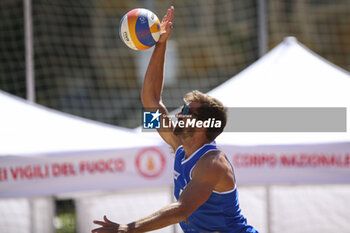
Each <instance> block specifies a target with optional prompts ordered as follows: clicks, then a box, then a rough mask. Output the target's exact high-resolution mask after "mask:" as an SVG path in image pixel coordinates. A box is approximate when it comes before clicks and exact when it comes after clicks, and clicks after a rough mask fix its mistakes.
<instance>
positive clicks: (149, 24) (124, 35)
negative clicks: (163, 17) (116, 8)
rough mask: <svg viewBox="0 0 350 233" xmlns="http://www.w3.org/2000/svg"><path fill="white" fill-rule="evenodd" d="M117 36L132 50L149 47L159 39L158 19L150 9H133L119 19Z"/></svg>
mask: <svg viewBox="0 0 350 233" xmlns="http://www.w3.org/2000/svg"><path fill="white" fill-rule="evenodd" d="M119 36H120V38H121V39H122V41H123V42H124V43H125V44H126V45H127V46H128V47H129V48H132V49H134V50H145V49H149V48H151V47H152V46H153V45H155V44H156V43H157V41H158V39H159V36H160V23H159V19H158V17H157V16H156V15H155V14H154V13H153V12H152V11H150V10H147V9H143V8H136V9H133V10H131V11H129V12H128V13H126V14H125V15H124V16H123V18H122V20H121V21H120V26H119Z"/></svg>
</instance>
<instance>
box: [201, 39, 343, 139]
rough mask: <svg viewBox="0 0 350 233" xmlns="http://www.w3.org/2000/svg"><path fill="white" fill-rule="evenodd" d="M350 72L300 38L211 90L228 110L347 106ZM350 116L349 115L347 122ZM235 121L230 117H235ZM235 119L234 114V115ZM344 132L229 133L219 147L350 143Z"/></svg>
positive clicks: (270, 53) (277, 49) (211, 93)
mask: <svg viewBox="0 0 350 233" xmlns="http://www.w3.org/2000/svg"><path fill="white" fill-rule="evenodd" d="M349 90H350V74H349V73H348V72H347V71H345V70H343V69H341V68H339V67H337V66H335V65H334V64H332V63H330V62H328V61H327V60H325V59H324V58H322V57H320V56H319V55H317V54H316V53H314V52H312V51H311V50H309V49H308V48H306V47H305V46H303V45H302V44H300V43H299V42H298V41H297V40H296V39H295V38H294V37H288V38H286V39H285V40H284V41H283V42H282V43H281V44H279V45H278V46H276V47H275V48H274V49H273V50H271V51H270V52H269V53H267V54H266V55H265V56H264V57H262V58H261V59H259V60H258V61H256V62H255V63H253V64H252V65H250V66H249V67H248V68H246V69H245V70H243V71H242V72H241V73H239V74H237V75H236V76H234V77H233V78H232V79H230V80H228V81H227V82H225V83H223V84H221V85H220V86H218V87H217V88H215V89H213V90H211V91H210V92H208V94H209V95H212V96H214V97H216V98H218V99H219V100H221V101H222V102H223V103H224V105H225V106H227V107H346V108H348V109H350V102H349V99H350V91H349ZM349 119H350V116H349V114H347V122H349ZM229 120H230V119H229ZM231 120H234V116H232V117H231ZM348 131H349V125H347V132H339V133H225V134H223V135H221V136H220V137H219V138H218V143H223V144H230V145H277V144H299V143H301V144H305V143H329V142H350V133H349V132H348Z"/></svg>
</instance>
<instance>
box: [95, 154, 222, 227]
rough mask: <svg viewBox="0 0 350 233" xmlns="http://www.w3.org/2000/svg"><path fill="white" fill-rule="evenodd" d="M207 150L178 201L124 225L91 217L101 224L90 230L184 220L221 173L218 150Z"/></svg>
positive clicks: (208, 195) (210, 189) (205, 196)
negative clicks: (207, 152) (212, 151)
mask: <svg viewBox="0 0 350 233" xmlns="http://www.w3.org/2000/svg"><path fill="white" fill-rule="evenodd" d="M209 153H210V154H208V155H205V156H203V157H202V158H201V159H200V160H199V161H198V162H197V164H196V167H195V168H194V169H193V171H192V180H191V181H190V182H189V183H188V184H187V186H186V188H185V189H184V190H183V192H182V193H181V195H180V197H179V200H178V201H177V202H174V203H172V204H170V205H167V206H165V207H164V208H162V209H160V210H158V211H157V212H155V213H153V214H151V215H149V216H146V217H144V218H142V219H139V220H137V221H135V222H132V223H129V224H127V225H120V224H117V223H114V222H112V221H110V220H108V219H107V218H106V217H105V218H104V221H94V223H95V224H98V225H100V226H101V227H100V228H96V229H94V230H92V232H93V233H112V232H113V233H115V232H147V231H152V230H157V229H160V228H163V227H166V226H169V225H172V224H176V223H179V222H182V221H185V220H186V219H187V218H188V217H189V216H190V215H191V214H192V213H193V212H194V211H195V210H196V209H197V208H198V207H200V206H201V205H202V204H203V203H204V202H205V201H207V200H208V198H209V197H210V195H211V193H212V191H213V190H214V189H215V187H216V186H217V184H218V183H219V180H220V177H222V175H223V173H224V170H223V169H222V168H223V167H222V164H221V163H222V162H221V161H220V160H219V159H218V156H217V155H216V154H215V153H217V152H214V153H211V152H209Z"/></svg>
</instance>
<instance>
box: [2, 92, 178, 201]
mask: <svg viewBox="0 0 350 233" xmlns="http://www.w3.org/2000/svg"><path fill="white" fill-rule="evenodd" d="M0 107H1V114H0V129H1V130H0V197H25V196H38V195H52V194H60V193H64V192H73V191H82V190H101V189H107V190H115V189H123V188H127V187H140V186H149V185H161V184H164V182H166V184H167V183H168V179H171V178H170V176H169V174H168V173H166V172H164V171H165V168H167V166H171V164H170V163H169V162H168V157H169V156H167V154H168V149H167V148H166V147H164V144H162V143H161V142H159V140H153V139H150V138H147V137H145V136H144V135H138V134H135V133H134V132H132V131H131V130H127V129H124V128H120V127H115V126H111V125H107V124H103V123H98V122H94V121H91V120H87V119H83V118H79V117H76V116H72V115H69V114H65V113H62V112H58V111H55V110H52V109H48V108H46V107H43V106H40V105H37V104H30V103H28V102H26V101H25V100H23V99H20V98H18V97H14V96H11V95H9V94H6V93H4V92H0ZM145 156H146V157H147V156H148V157H150V158H151V160H152V162H153V163H154V166H153V167H152V168H153V169H154V171H153V170H152V169H151V170H147V167H146V165H147V164H144V163H145V161H146V159H145V158H144V157H145ZM136 161H137V162H136ZM156 175H157V177H155V179H152V180H150V179H148V178H147V176H156ZM130 181H132V182H130Z"/></svg>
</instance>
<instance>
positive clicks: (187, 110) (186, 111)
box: [181, 104, 199, 117]
mask: <svg viewBox="0 0 350 233" xmlns="http://www.w3.org/2000/svg"><path fill="white" fill-rule="evenodd" d="M181 114H182V115H183V116H189V115H193V116H195V117H199V115H198V114H197V113H194V112H192V111H191V109H190V107H189V104H184V106H183V107H182V109H181Z"/></svg>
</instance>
